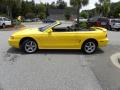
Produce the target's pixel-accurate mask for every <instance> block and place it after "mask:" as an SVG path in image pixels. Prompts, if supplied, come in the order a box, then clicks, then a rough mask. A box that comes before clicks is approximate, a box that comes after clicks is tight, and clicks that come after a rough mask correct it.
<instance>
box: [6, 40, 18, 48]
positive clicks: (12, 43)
mask: <svg viewBox="0 0 120 90" xmlns="http://www.w3.org/2000/svg"><path fill="white" fill-rule="evenodd" d="M8 43H9V45H10V46H12V47H15V48H19V40H17V39H10V38H9V40H8Z"/></svg>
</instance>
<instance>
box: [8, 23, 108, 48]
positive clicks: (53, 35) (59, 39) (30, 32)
mask: <svg viewBox="0 0 120 90" xmlns="http://www.w3.org/2000/svg"><path fill="white" fill-rule="evenodd" d="M58 24H60V22H59V21H57V23H56V24H54V25H52V26H51V27H49V28H48V29H46V30H45V31H44V32H41V31H39V29H36V28H32V29H30V28H28V29H27V28H26V29H23V30H19V31H17V32H15V33H14V34H12V35H11V37H10V38H9V40H8V41H9V44H10V45H11V46H13V47H15V48H20V45H19V44H20V40H21V39H23V38H25V37H30V38H33V39H34V40H35V41H36V42H37V44H38V48H39V49H81V47H82V45H83V43H84V42H85V41H86V40H88V39H95V40H96V41H97V42H98V47H102V46H106V45H107V44H108V38H107V37H106V35H107V30H106V29H104V28H100V27H92V28H93V29H95V30H94V31H75V32H52V28H53V27H54V26H56V25H58Z"/></svg>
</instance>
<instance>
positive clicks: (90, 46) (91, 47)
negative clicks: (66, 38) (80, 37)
mask: <svg viewBox="0 0 120 90" xmlns="http://www.w3.org/2000/svg"><path fill="white" fill-rule="evenodd" d="M96 49H97V43H96V42H95V41H92V40H90V41H86V42H85V43H84V44H83V46H82V51H83V52H85V53H86V54H92V53H94V52H95V51H96Z"/></svg>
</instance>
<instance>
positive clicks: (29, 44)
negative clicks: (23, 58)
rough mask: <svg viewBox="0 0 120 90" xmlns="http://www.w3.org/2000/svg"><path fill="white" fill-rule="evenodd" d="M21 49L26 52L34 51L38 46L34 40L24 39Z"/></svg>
mask: <svg viewBox="0 0 120 90" xmlns="http://www.w3.org/2000/svg"><path fill="white" fill-rule="evenodd" d="M22 49H23V50H24V51H25V52H26V53H29V54H30V53H34V52H36V51H37V49H38V47H37V43H36V42H35V41H34V40H29V39H28V40H25V41H24V42H23V43H22Z"/></svg>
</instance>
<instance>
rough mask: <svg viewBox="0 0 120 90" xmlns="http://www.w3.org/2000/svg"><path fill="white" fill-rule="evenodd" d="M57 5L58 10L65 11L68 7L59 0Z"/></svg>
mask: <svg viewBox="0 0 120 90" xmlns="http://www.w3.org/2000/svg"><path fill="white" fill-rule="evenodd" d="M56 5H57V8H58V9H65V8H66V7H67V3H66V2H65V1H63V0H57V3H56Z"/></svg>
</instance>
